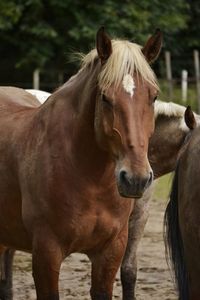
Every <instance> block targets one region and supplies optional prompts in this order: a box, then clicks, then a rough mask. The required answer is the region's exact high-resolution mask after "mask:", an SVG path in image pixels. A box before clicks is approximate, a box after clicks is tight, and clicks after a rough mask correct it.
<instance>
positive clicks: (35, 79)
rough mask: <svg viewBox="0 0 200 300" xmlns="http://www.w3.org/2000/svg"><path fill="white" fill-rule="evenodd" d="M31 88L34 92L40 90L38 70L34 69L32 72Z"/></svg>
mask: <svg viewBox="0 0 200 300" xmlns="http://www.w3.org/2000/svg"><path fill="white" fill-rule="evenodd" d="M33 88H34V90H39V89H40V70H39V69H35V71H34V72H33Z"/></svg>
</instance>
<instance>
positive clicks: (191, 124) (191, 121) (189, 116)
mask: <svg viewBox="0 0 200 300" xmlns="http://www.w3.org/2000/svg"><path fill="white" fill-rule="evenodd" d="M184 118H185V123H186V125H187V127H188V128H189V129H191V130H192V129H194V128H196V126H197V123H196V120H195V116H194V114H193V111H192V109H191V107H190V106H188V107H187V108H186V110H185V115H184Z"/></svg>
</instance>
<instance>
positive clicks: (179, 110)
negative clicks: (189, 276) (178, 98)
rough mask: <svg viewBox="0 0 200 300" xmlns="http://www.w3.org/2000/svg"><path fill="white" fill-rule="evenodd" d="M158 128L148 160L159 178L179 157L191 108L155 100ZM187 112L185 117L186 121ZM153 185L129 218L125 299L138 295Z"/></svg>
mask: <svg viewBox="0 0 200 300" xmlns="http://www.w3.org/2000/svg"><path fill="white" fill-rule="evenodd" d="M154 110H155V131H154V134H153V136H152V138H151V139H150V143H149V153H148V157H149V161H150V164H151V167H152V169H153V171H154V178H155V179H156V178H159V177H160V176H162V175H165V174H167V173H169V172H171V171H173V170H175V167H176V161H177V157H178V154H179V151H180V149H181V146H182V144H183V141H184V139H185V137H186V135H187V134H188V131H189V130H190V128H191V126H193V125H190V124H193V114H192V112H191V111H190V110H189V109H187V110H186V108H185V107H184V106H182V105H178V104H175V103H171V102H168V103H166V102H162V101H156V102H155V109H154ZM185 114H186V121H187V124H186V123H185ZM194 116H195V120H196V123H197V124H198V125H199V124H200V116H199V115H196V114H194ZM152 193H153V186H151V187H149V188H148V189H147V190H146V191H145V193H144V195H143V197H142V198H141V199H138V200H137V201H136V203H135V205H134V209H133V211H132V213H131V215H130V218H129V230H128V244H127V247H126V252H125V255H124V258H123V262H122V266H121V281H122V288H123V299H124V300H133V299H136V292H135V287H136V279H137V250H138V245H139V242H140V240H141V238H142V236H143V232H144V227H145V224H146V222H147V220H148V215H149V204H150V199H151V196H152Z"/></svg>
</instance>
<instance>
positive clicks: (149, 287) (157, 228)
mask: <svg viewBox="0 0 200 300" xmlns="http://www.w3.org/2000/svg"><path fill="white" fill-rule="evenodd" d="M165 205H166V204H165V203H164V202H158V201H155V200H153V201H152V202H151V212H150V217H149V220H148V223H147V226H146V229H145V233H144V237H143V239H142V241H141V244H140V249H139V257H138V258H139V266H138V267H139V271H138V283H137V300H161V299H162V300H177V299H178V298H177V295H176V293H175V290H174V285H173V283H172V280H171V275H170V272H169V270H168V266H167V264H166V261H165V254H164V243H163V236H162V232H163V212H164V208H165ZM89 289H90V263H89V261H88V259H87V257H86V256H84V255H82V254H73V255H71V256H70V257H69V258H67V259H66V260H65V262H64V263H63V265H62V270H61V276H60V296H61V299H63V300H64V299H68V300H75V299H76V300H89V299H90V297H89ZM35 298H36V296H35V290H34V283H33V279H32V275H31V256H30V255H28V254H25V253H22V252H17V255H16V256H15V262H14V299H17V300H25V299H27V300H28V299H29V300H32V299H35ZM113 299H122V296H121V284H120V280H119V274H118V276H117V279H116V282H115V287H114V293H113Z"/></svg>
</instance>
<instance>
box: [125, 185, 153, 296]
mask: <svg viewBox="0 0 200 300" xmlns="http://www.w3.org/2000/svg"><path fill="white" fill-rule="evenodd" d="M152 192H153V189H152V187H150V188H149V189H148V190H147V191H146V192H145V194H144V196H143V197H142V198H141V199H138V200H136V201H135V205H134V209H133V212H132V214H131V216H130V218H129V228H128V243H127V247H126V252H125V255H124V258H123V262H122V266H121V281H122V291H123V300H134V299H136V298H135V287H136V279H137V250H138V245H139V242H140V240H141V238H142V236H143V232H144V227H145V224H146V222H147V219H148V215H149V200H150V198H151V195H152Z"/></svg>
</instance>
